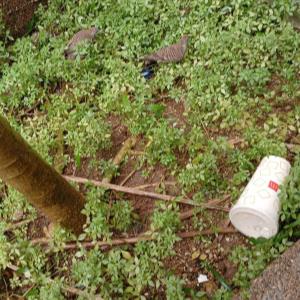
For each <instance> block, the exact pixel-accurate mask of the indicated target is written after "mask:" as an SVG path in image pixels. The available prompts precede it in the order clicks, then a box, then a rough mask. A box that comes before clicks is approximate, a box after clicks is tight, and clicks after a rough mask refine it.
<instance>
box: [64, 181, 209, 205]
mask: <svg viewBox="0 0 300 300" xmlns="http://www.w3.org/2000/svg"><path fill="white" fill-rule="evenodd" d="M63 177H64V178H65V179H67V180H69V181H73V182H77V183H92V184H93V185H95V186H99V187H103V188H107V189H110V190H114V191H118V192H122V193H127V194H132V195H138V196H143V197H149V198H153V199H158V200H164V201H174V202H179V203H183V204H188V205H192V206H204V207H206V205H205V204H204V205H203V204H198V203H195V202H193V201H191V200H189V199H177V198H176V197H174V196H170V195H163V194H157V193H153V192H147V191H141V190H138V189H135V188H130V187H125V186H120V185H116V184H112V183H105V182H101V181H97V180H92V179H86V178H82V177H75V176H67V175H64V176H63ZM207 208H208V207H207Z"/></svg>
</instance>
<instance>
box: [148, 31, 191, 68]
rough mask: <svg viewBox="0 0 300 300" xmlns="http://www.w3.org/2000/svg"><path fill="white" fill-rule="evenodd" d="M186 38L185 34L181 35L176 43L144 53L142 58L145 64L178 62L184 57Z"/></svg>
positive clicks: (186, 44)
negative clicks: (150, 52) (147, 53)
mask: <svg viewBox="0 0 300 300" xmlns="http://www.w3.org/2000/svg"><path fill="white" fill-rule="evenodd" d="M188 39H189V37H188V36H187V35H183V36H182V37H181V39H180V41H179V42H178V43H176V44H172V45H170V46H167V47H164V48H161V49H159V50H158V51H156V52H154V53H152V54H149V55H146V56H145V57H144V58H143V60H144V61H145V63H146V64H153V63H168V62H179V61H181V60H182V59H183V58H184V55H185V52H186V50H187V46H188Z"/></svg>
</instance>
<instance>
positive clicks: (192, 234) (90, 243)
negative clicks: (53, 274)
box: [31, 228, 237, 250]
mask: <svg viewBox="0 0 300 300" xmlns="http://www.w3.org/2000/svg"><path fill="white" fill-rule="evenodd" d="M236 232H237V231H236V230H235V229H234V228H219V229H218V228H216V229H207V230H202V231H188V232H179V233H177V236H178V237H180V238H191V237H195V236H201V235H211V234H217V233H220V234H227V233H236ZM151 240H155V237H153V236H151V235H146V234H141V235H138V236H136V237H131V238H123V239H115V240H111V241H86V242H81V243H80V244H78V243H76V242H70V243H67V244H66V245H64V246H63V249H64V250H69V249H75V248H77V247H79V245H80V246H81V247H84V248H92V247H95V246H99V247H107V246H108V247H112V246H119V245H124V244H136V243H138V242H141V241H151ZM31 243H32V244H34V245H40V246H47V245H48V244H49V240H48V239H45V238H41V239H35V240H32V241H31Z"/></svg>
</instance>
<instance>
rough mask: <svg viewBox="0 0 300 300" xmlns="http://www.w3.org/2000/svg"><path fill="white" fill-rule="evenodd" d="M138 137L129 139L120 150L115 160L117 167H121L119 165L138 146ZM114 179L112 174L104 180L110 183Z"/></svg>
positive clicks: (103, 180)
mask: <svg viewBox="0 0 300 300" xmlns="http://www.w3.org/2000/svg"><path fill="white" fill-rule="evenodd" d="M136 141H137V139H136V137H134V136H132V137H130V138H128V139H127V140H126V141H125V142H124V143H123V146H122V148H121V149H120V150H119V152H118V153H117V155H116V156H115V158H114V159H113V164H114V165H115V166H116V167H119V165H120V164H121V163H122V161H123V159H124V157H125V156H126V154H127V153H128V151H129V150H130V149H131V148H132V147H134V145H135V144H136ZM112 178H113V175H112V174H109V175H108V176H107V177H105V178H103V179H102V182H103V183H110V182H111V180H112Z"/></svg>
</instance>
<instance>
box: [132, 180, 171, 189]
mask: <svg viewBox="0 0 300 300" xmlns="http://www.w3.org/2000/svg"><path fill="white" fill-rule="evenodd" d="M160 184H164V185H173V186H174V185H176V182H175V181H165V182H154V183H148V184H143V185H136V186H133V188H134V189H138V190H143V189H146V188H149V187H157V186H159V185H160Z"/></svg>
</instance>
